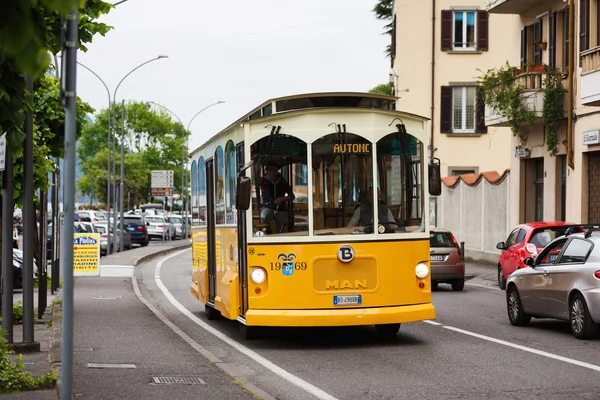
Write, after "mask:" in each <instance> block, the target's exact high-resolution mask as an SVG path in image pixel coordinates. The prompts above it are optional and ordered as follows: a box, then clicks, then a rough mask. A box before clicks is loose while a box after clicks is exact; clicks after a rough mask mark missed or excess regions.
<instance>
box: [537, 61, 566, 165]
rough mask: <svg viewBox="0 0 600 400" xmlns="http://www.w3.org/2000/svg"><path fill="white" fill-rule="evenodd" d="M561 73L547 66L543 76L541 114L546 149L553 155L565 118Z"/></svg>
mask: <svg viewBox="0 0 600 400" xmlns="http://www.w3.org/2000/svg"><path fill="white" fill-rule="evenodd" d="M562 80H563V75H562V74H561V73H560V72H558V71H556V69H554V68H548V73H547V74H546V77H545V78H544V108H543V111H542V115H543V118H544V126H545V127H546V150H548V152H549V153H550V156H552V157H554V156H555V155H556V154H557V153H558V147H559V146H558V145H559V137H558V131H559V128H560V125H561V123H562V121H563V120H564V119H565V111H564V107H565V106H564V105H565V93H566V92H567V91H566V90H565V88H564V86H563V84H562Z"/></svg>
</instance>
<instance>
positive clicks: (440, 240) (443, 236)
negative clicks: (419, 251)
mask: <svg viewBox="0 0 600 400" xmlns="http://www.w3.org/2000/svg"><path fill="white" fill-rule="evenodd" d="M429 243H430V246H431V247H455V246H456V245H455V244H454V241H453V240H452V236H451V235H450V232H431V233H430V234H429Z"/></svg>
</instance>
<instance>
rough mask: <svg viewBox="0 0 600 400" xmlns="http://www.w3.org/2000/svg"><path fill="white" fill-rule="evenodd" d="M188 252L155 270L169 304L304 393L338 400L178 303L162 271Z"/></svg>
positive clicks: (160, 287) (321, 398) (157, 280)
mask: <svg viewBox="0 0 600 400" xmlns="http://www.w3.org/2000/svg"><path fill="white" fill-rule="evenodd" d="M186 251H189V249H186V250H183V251H179V252H177V253H174V254H172V255H170V256H167V257H165V258H162V259H161V260H160V261H159V262H158V263H157V264H156V269H155V270H154V280H155V281H156V285H157V286H158V288H159V289H160V290H161V292H163V294H164V295H165V297H166V298H167V300H169V302H170V303H171V304H172V305H173V306H174V307H175V308H177V309H178V310H179V311H180V312H181V313H182V314H183V315H185V316H186V317H188V318H189V319H190V320H192V322H194V323H195V324H196V325H198V326H199V327H200V328H202V329H204V330H205V331H207V332H209V333H211V334H212V335H213V336H215V337H217V338H219V339H221V340H222V341H224V342H225V343H227V344H228V345H230V346H231V347H233V348H234V349H236V350H237V351H239V352H240V353H242V354H245V355H246V356H248V357H250V358H251V359H252V360H254V361H255V362H257V363H258V364H260V365H262V366H263V367H265V368H266V369H268V370H269V371H271V372H273V373H274V374H275V375H277V376H279V377H280V378H282V379H285V380H286V381H288V382H289V383H291V384H293V385H295V386H297V387H299V388H300V389H302V390H304V391H306V392H308V393H310V394H312V395H313V396H315V397H316V398H317V399H319V400H338V399H336V398H335V397H333V396H332V395H330V394H329V393H326V392H325V391H323V390H321V389H319V388H318V387H316V386H314V385H311V384H310V383H308V382H306V381H305V380H303V379H302V378H299V377H298V376H296V375H293V374H291V373H289V372H288V371H286V370H284V369H283V368H281V367H279V366H277V365H276V364H274V363H273V362H271V361H269V360H267V359H266V358H264V357H263V356H261V355H260V354H258V353H256V352H255V351H253V350H250V349H249V348H247V347H246V346H244V345H243V344H241V343H239V342H236V341H235V340H233V339H232V338H230V337H229V336H227V335H225V334H224V333H222V332H221V331H219V330H217V329H215V328H213V327H212V326H210V325H209V324H207V323H206V322H204V321H202V320H201V319H200V318H198V317H196V316H195V315H194V314H192V313H191V312H190V310H188V309H187V308H185V307H184V306H183V305H182V304H181V303H180V302H179V301H177V299H176V298H175V297H174V296H173V295H172V294H171V292H169V289H167V287H166V286H165V285H164V284H163V282H162V280H161V279H160V270H161V268H162V264H163V262H165V261H167V260H169V259H171V258H173V257H176V256H178V255H180V254H182V253H184V252H186Z"/></svg>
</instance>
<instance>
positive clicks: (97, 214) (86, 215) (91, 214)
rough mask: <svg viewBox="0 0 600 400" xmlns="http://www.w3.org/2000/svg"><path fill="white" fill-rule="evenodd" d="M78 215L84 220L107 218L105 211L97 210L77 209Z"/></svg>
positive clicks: (92, 220) (94, 220) (104, 220)
mask: <svg viewBox="0 0 600 400" xmlns="http://www.w3.org/2000/svg"><path fill="white" fill-rule="evenodd" d="M77 215H78V217H79V218H80V219H81V221H84V222H93V223H96V222H106V220H107V218H106V215H105V214H104V212H102V211H95V210H81V211H77Z"/></svg>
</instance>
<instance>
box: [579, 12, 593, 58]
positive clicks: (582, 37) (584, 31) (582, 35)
mask: <svg viewBox="0 0 600 400" xmlns="http://www.w3.org/2000/svg"><path fill="white" fill-rule="evenodd" d="M579 4H580V8H581V10H580V13H579V51H580V52H581V51H586V50H587V49H589V48H590V35H589V33H588V32H589V31H590V0H580V3H579Z"/></svg>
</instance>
